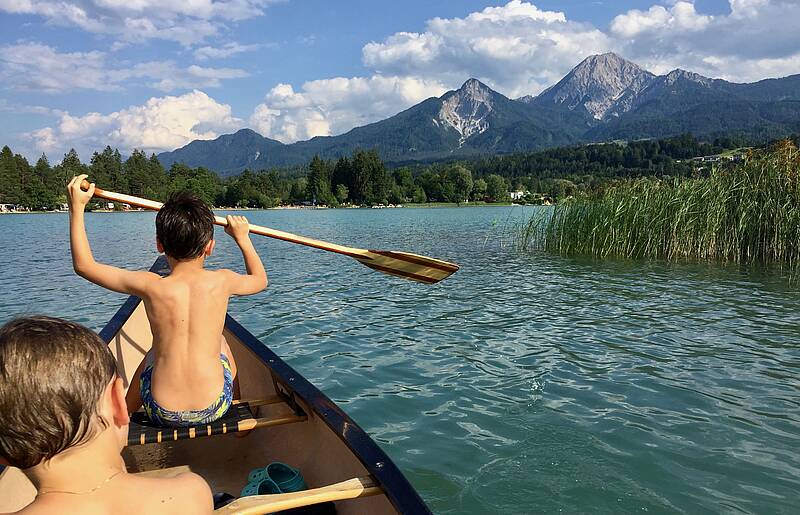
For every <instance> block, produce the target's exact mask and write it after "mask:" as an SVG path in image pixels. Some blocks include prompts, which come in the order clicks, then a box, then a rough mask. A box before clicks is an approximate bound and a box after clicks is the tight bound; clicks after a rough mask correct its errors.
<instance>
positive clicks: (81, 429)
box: [0, 316, 117, 469]
mask: <svg viewBox="0 0 800 515" xmlns="http://www.w3.org/2000/svg"><path fill="white" fill-rule="evenodd" d="M116 373H117V365H116V362H115V361H114V356H112V355H111V351H110V350H109V349H108V346H107V345H106V344H105V343H104V342H103V340H101V339H100V337H99V336H97V334H95V333H94V332H92V331H90V330H89V329H87V328H85V327H83V326H82V325H80V324H74V323H72V322H67V321H66V320H61V319H58V318H51V317H45V316H33V317H25V318H18V319H16V320H13V321H11V322H9V323H7V324H6V325H4V326H3V327H2V328H0V456H3V457H4V458H6V459H7V460H8V462H9V463H11V465H13V466H15V467H19V468H22V469H25V468H30V467H33V466H34V465H38V464H39V463H42V462H43V461H45V460H49V459H51V458H52V457H53V456H55V455H57V454H58V453H60V452H62V451H64V450H65V449H68V448H70V447H73V446H76V445H80V444H82V443H85V442H87V441H88V440H90V439H91V438H93V437H94V435H95V433H96V428H97V426H96V425H95V424H94V423H93V422H94V420H95V419H96V420H97V421H98V422H99V423H100V424H101V425H102V426H103V427H106V426H107V424H108V422H107V421H105V420H103V419H102V418H101V417H100V416H99V414H98V413H97V403H98V401H99V400H100V397H101V396H102V395H103V392H104V391H105V389H106V386H107V385H108V383H109V382H110V381H111V379H112V378H113V377H114V376H115V375H116Z"/></svg>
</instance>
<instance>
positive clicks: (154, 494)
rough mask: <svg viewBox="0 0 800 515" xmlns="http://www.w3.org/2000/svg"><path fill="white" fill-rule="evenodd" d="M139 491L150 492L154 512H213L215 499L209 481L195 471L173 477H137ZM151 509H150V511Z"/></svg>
mask: <svg viewBox="0 0 800 515" xmlns="http://www.w3.org/2000/svg"><path fill="white" fill-rule="evenodd" d="M137 479H138V481H137V482H140V483H141V484H140V485H138V488H137V490H138V491H146V492H148V493H149V496H150V502H151V503H152V505H153V506H154V507H156V508H155V511H152V513H165V514H166V513H181V514H182V513H199V514H202V513H211V512H212V511H213V509H214V501H213V499H212V497H211V488H209V486H208V483H206V481H205V480H204V479H203V478H202V477H200V476H199V475H197V474H195V473H194V472H183V473H181V474H178V475H177V476H175V477H171V478H137ZM149 512H150V511H148V513H149Z"/></svg>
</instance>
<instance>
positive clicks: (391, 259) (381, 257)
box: [81, 180, 458, 284]
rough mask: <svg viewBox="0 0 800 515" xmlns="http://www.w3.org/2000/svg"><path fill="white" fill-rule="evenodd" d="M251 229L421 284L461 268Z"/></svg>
mask: <svg viewBox="0 0 800 515" xmlns="http://www.w3.org/2000/svg"><path fill="white" fill-rule="evenodd" d="M81 188H82V189H83V190H84V191H87V190H88V189H89V181H86V180H84V181H83V182H82V183H81ZM94 196H95V197H99V198H102V199H106V200H110V201H112V202H121V203H123V204H129V205H131V206H136V207H141V208H144V209H152V210H155V211H158V210H159V209H161V206H162V205H163V204H161V202H155V201H153V200H147V199H143V198H139V197H134V196H132V195H125V194H123V193H114V192H113V191H105V190H103V189H100V188H98V187H96V186H95V189H94ZM214 223H215V224H217V225H222V226H226V225H228V221H227V220H226V219H225V218H223V217H221V216H215V217H214ZM250 232H251V233H253V234H260V235H261V236H269V237H270V238H275V239H278V240H283V241H288V242H291V243H299V244H300V245H305V246H307V247H314V248H317V249H322V250H327V251H329V252H336V253H337V254H344V255H345V256H350V257H351V258H353V259H355V260H357V261H358V262H359V263H361V264H362V265H366V266H368V267H370V268H372V269H373V270H377V271H379V272H383V273H385V274H389V275H394V276H397V277H402V278H404V279H410V280H412V281H418V282H421V283H427V284H433V283H438V282H439V281H441V280H442V279H446V278H447V277H450V275H452V274H453V273H454V272H456V271H457V270H458V265H456V264H455V263H448V262H447V261H441V260H439V259H434V258H429V257H426V256H420V255H417V254H411V253H409V252H398V251H394V250H366V249H358V248H355V247H345V246H343V245H337V244H335V243H328V242H326V241H321V240H315V239H312V238H306V237H305V236H297V235H296V234H291V233H288V232H283V231H278V230H275V229H270V228H269V227H261V226H259V225H253V224H250Z"/></svg>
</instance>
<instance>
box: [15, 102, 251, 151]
mask: <svg viewBox="0 0 800 515" xmlns="http://www.w3.org/2000/svg"><path fill="white" fill-rule="evenodd" d="M241 127H242V120H240V119H238V118H236V117H234V116H233V114H232V112H231V107H230V106H229V105H227V104H220V103H218V102H217V101H215V100H214V99H213V98H211V97H209V96H208V95H206V94H205V93H203V92H202V91H197V90H195V91H192V92H190V93H186V94H184V95H180V96H165V97H154V98H151V99H150V100H148V101H147V102H145V103H144V104H142V105H137V106H130V107H128V108H125V109H122V110H120V111H116V112H112V113H107V114H102V113H87V114H85V115H82V116H73V115H70V114H69V113H63V114H62V115H61V117H60V119H59V120H58V123H57V124H55V125H54V126H52V127H44V128H42V129H38V130H36V131H32V132H30V133H28V134H27V135H26V136H27V138H28V139H29V140H30V141H32V143H33V145H34V146H35V148H36V150H38V151H40V152H48V153H60V152H64V151H66V150H68V149H69V148H71V147H74V148H75V149H76V150H78V152H79V153H80V155H81V156H83V157H86V156H88V155H89V154H90V153H91V152H92V151H94V150H97V149H99V148H103V147H105V146H106V145H111V146H112V147H117V148H119V149H120V151H121V152H123V153H129V152H131V151H132V150H133V149H134V148H138V149H143V150H145V151H147V152H161V151H164V150H172V149H174V148H177V147H180V146H183V145H186V144H187V143H189V142H190V141H192V140H196V139H213V138H216V137H217V136H218V135H220V134H223V133H225V132H230V131H232V130H236V129H238V128H241Z"/></svg>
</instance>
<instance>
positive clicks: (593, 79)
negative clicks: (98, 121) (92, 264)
mask: <svg viewBox="0 0 800 515" xmlns="http://www.w3.org/2000/svg"><path fill="white" fill-rule="evenodd" d="M687 132H691V133H693V134H694V135H695V136H699V137H707V138H713V137H718V136H729V135H737V136H744V137H747V138H750V139H754V140H763V139H769V138H775V137H780V136H785V135H788V134H791V133H797V132H800V74H799V75H791V76H788V77H784V78H780V79H765V80H762V81H759V82H754V83H750V84H738V83H733V82H728V81H725V80H722V79H710V78H707V77H703V76H702V75H698V74H697V73H693V72H689V71H685V70H680V69H677V70H673V71H671V72H670V73H668V74H666V75H655V74H653V73H650V72H648V71H647V70H644V69H643V68H641V67H639V66H638V65H637V64H635V63H633V62H631V61H628V60H626V59H623V58H622V57H620V56H618V55H616V54H614V53H607V54H602V55H593V56H590V57H587V58H586V59H585V60H583V61H582V62H581V63H580V64H578V65H577V66H576V67H575V68H574V69H572V71H570V72H569V73H568V74H567V75H566V76H565V77H564V78H563V79H561V80H560V81H559V82H558V83H556V84H555V85H553V86H551V87H549V88H547V89H546V90H544V91H543V92H541V93H540V94H539V95H536V96H524V97H521V98H518V99H510V98H507V97H505V96H503V95H502V94H500V93H498V92H496V91H494V90H492V89H491V88H489V87H488V86H486V85H485V84H483V83H481V82H480V81H478V80H477V79H469V80H467V81H466V82H465V83H464V85H463V86H461V88H459V89H457V90H454V91H448V92H447V93H445V94H444V95H442V96H441V97H438V98H437V97H433V98H429V99H427V100H424V101H422V102H420V103H419V104H417V105H415V106H413V107H411V108H409V109H406V110H405V111H402V112H400V113H398V114H396V115H394V116H392V117H390V118H387V119H385V120H381V121H379V122H375V123H371V124H369V125H365V126H363V127H356V128H354V129H352V130H350V131H349V132H346V133H344V134H340V135H338V136H318V137H315V138H312V139H310V140H307V141H298V142H296V143H292V144H284V143H281V142H279V141H277V140H273V139H270V138H265V137H263V136H261V135H260V134H258V133H256V132H255V131H252V130H250V129H242V130H240V131H238V132H236V133H234V134H226V135H223V136H220V137H218V138H217V139H214V140H196V141H192V142H191V143H189V144H188V145H186V146H184V147H181V148H179V149H176V150H174V151H172V152H164V153H162V154H160V155H159V156H158V158H159V160H160V161H161V163H162V164H164V166H167V167H169V166H171V165H172V164H173V163H175V162H180V163H185V164H187V165H189V166H193V167H196V166H204V167H206V168H210V169H212V170H215V171H217V172H218V173H220V174H221V175H233V174H236V173H239V172H241V171H242V170H244V169H251V170H258V169H262V168H270V167H283V166H295V165H302V164H305V163H307V162H308V161H309V160H310V159H311V157H313V156H314V155H319V156H321V157H326V158H336V157H339V156H342V155H348V154H350V153H352V151H353V150H355V149H357V148H376V149H378V151H379V152H380V154H381V157H382V158H383V159H384V160H385V161H386V162H388V163H402V162H413V161H434V160H441V159H448V158H454V157H456V158H457V157H469V156H475V155H484V154H507V153H511V152H519V151H532V150H541V149H544V148H550V147H557V146H564V145H572V144H581V143H591V142H602V141H609V140H615V139H626V140H630V139H643V138H661V137H668V136H673V135H677V134H683V133H687Z"/></svg>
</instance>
